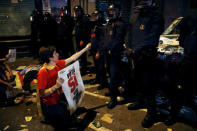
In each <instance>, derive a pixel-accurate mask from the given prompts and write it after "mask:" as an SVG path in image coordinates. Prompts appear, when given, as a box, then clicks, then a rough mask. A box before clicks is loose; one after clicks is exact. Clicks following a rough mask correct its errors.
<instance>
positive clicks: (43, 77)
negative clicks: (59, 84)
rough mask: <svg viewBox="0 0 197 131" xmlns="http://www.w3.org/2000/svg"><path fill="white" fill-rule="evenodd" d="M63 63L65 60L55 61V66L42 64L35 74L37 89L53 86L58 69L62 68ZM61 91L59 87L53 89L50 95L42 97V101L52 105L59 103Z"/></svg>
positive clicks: (64, 63)
mask: <svg viewBox="0 0 197 131" xmlns="http://www.w3.org/2000/svg"><path fill="white" fill-rule="evenodd" d="M65 65H66V62H65V60H59V61H57V63H56V65H55V66H49V65H47V64H44V65H43V66H42V68H41V69H40V71H39V72H38V76H37V81H38V89H39V90H44V89H48V88H50V87H52V86H54V85H55V84H56V79H57V76H58V71H60V70H61V69H63V68H64V67H65ZM61 92H62V90H61V88H59V89H58V90H56V91H54V92H53V93H52V94H51V95H49V96H46V97H43V98H42V101H43V103H45V104H46V105H54V104H57V103H59V100H60V93H61Z"/></svg>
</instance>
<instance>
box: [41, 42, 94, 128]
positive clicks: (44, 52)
mask: <svg viewBox="0 0 197 131" xmlns="http://www.w3.org/2000/svg"><path fill="white" fill-rule="evenodd" d="M90 47H91V44H88V45H87V46H86V47H85V48H83V49H82V50H81V51H79V52H77V53H75V54H74V55H72V56H71V57H69V58H68V59H66V60H59V54H58V53H57V52H56V49H55V48H54V47H41V48H40V51H39V55H40V59H41V61H42V62H43V63H44V64H43V65H42V68H41V69H40V71H39V73H38V76H37V81H38V89H39V94H40V97H41V102H42V106H43V110H44V113H43V114H44V115H46V116H47V118H48V120H49V122H51V124H52V125H53V126H54V127H55V128H56V129H61V130H62V128H65V127H66V125H68V122H69V121H70V118H69V116H70V114H69V112H68V110H66V105H65V104H61V102H60V101H61V97H62V96H63V95H62V93H63V92H62V88H61V85H62V83H63V82H64V81H63V79H60V78H58V71H60V70H61V69H63V68H65V67H66V65H68V64H70V63H71V62H73V61H75V60H77V59H78V58H79V57H80V56H81V55H82V54H83V53H84V52H86V51H87V50H89V49H90Z"/></svg>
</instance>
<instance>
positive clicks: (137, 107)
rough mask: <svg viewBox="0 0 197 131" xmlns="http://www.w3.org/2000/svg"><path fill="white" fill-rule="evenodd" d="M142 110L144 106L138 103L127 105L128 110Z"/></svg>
mask: <svg viewBox="0 0 197 131" xmlns="http://www.w3.org/2000/svg"><path fill="white" fill-rule="evenodd" d="M142 108H144V106H143V105H142V104H140V103H138V102H137V103H133V104H130V105H128V110H138V109H142Z"/></svg>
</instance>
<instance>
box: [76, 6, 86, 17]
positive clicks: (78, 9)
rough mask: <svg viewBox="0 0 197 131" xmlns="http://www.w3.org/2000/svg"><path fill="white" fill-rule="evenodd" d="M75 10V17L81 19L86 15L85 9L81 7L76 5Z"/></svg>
mask: <svg viewBox="0 0 197 131" xmlns="http://www.w3.org/2000/svg"><path fill="white" fill-rule="evenodd" d="M73 10H74V17H81V16H83V15H84V11H83V8H82V7H81V6H79V5H76V6H75V7H74V9H73Z"/></svg>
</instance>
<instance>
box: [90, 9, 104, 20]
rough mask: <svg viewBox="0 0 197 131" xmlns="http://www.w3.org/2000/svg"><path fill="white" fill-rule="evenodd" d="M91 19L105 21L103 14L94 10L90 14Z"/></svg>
mask: <svg viewBox="0 0 197 131" xmlns="http://www.w3.org/2000/svg"><path fill="white" fill-rule="evenodd" d="M92 17H93V18H94V19H96V20H97V21H104V20H105V16H104V14H103V12H102V11H98V10H95V11H94V12H93V13H92Z"/></svg>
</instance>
